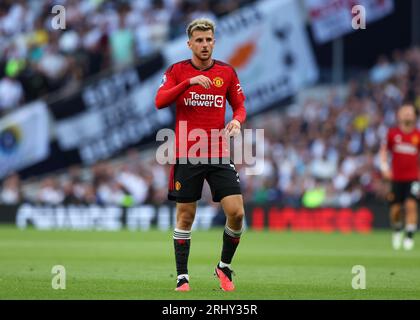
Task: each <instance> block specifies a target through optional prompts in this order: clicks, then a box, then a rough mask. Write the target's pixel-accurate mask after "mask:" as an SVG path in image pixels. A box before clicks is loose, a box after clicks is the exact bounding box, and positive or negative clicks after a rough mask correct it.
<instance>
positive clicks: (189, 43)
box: [187, 40, 191, 49]
mask: <svg viewBox="0 0 420 320" xmlns="http://www.w3.org/2000/svg"><path fill="white" fill-rule="evenodd" d="M187 46H188V48H190V49H191V41H190V40H188V41H187Z"/></svg>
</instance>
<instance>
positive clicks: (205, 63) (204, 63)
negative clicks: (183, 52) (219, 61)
mask: <svg viewBox="0 0 420 320" xmlns="http://www.w3.org/2000/svg"><path fill="white" fill-rule="evenodd" d="M191 63H192V64H193V66H194V67H196V68H197V69H199V70H205V69H207V68H209V67H211V66H212V65H213V63H214V62H213V59H212V58H209V59H207V60H201V59H198V58H197V57H196V56H193V57H192V59H191Z"/></svg>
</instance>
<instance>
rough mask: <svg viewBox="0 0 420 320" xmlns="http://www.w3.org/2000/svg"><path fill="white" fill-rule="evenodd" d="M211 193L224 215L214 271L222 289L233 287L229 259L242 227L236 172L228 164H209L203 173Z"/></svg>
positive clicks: (240, 197) (234, 249)
mask: <svg viewBox="0 0 420 320" xmlns="http://www.w3.org/2000/svg"><path fill="white" fill-rule="evenodd" d="M206 179H207V181H208V182H209V185H210V188H211V190H212V194H213V201H215V202H220V203H221V205H222V208H223V211H224V213H225V215H226V224H225V228H224V231H223V246H222V254H221V259H220V262H219V263H218V264H217V266H216V269H215V272H216V275H217V276H218V278H219V280H220V286H221V288H222V289H223V290H225V291H232V290H234V288H235V287H234V285H233V282H232V268H231V262H232V259H233V256H234V254H235V251H236V248H237V247H238V245H239V241H240V238H241V235H242V230H243V219H244V212H245V210H244V204H243V198H242V195H241V189H240V184H239V175H238V173H237V172H236V170H235V166H234V165H233V164H232V163H231V164H224V165H223V164H220V165H213V166H212V169H211V170H209V174H208V175H207V177H206Z"/></svg>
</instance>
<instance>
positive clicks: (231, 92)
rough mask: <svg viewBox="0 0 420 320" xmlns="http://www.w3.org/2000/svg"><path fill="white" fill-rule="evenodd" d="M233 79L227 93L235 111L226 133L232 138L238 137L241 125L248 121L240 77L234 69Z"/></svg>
mask: <svg viewBox="0 0 420 320" xmlns="http://www.w3.org/2000/svg"><path fill="white" fill-rule="evenodd" d="M232 73H233V74H232V78H231V81H230V85H229V87H228V92H227V96H226V98H227V100H228V101H229V104H230V106H231V107H232V111H233V119H232V120H231V121H230V122H229V123H228V124H227V125H226V128H225V129H226V132H227V134H228V135H229V136H230V137H233V136H236V135H238V134H239V132H240V131H241V125H242V124H243V123H244V122H245V120H246V109H245V95H244V93H243V91H242V87H241V83H240V82H239V79H238V75H237V74H236V72H235V70H234V69H232Z"/></svg>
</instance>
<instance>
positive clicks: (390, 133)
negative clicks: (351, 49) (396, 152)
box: [386, 129, 393, 151]
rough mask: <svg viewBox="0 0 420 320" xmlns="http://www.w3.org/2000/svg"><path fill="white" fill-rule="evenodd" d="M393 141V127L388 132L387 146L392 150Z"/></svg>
mask: <svg viewBox="0 0 420 320" xmlns="http://www.w3.org/2000/svg"><path fill="white" fill-rule="evenodd" d="M392 141H393V139H392V132H391V129H390V130H388V133H387V134H386V148H387V150H389V151H391V150H392V143H393V142H392Z"/></svg>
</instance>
